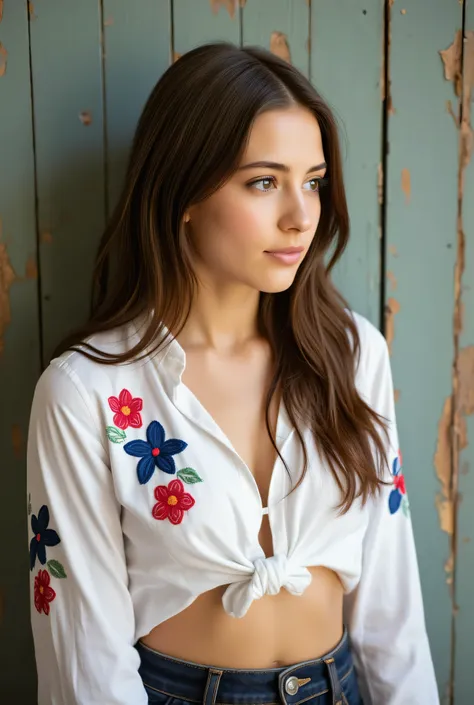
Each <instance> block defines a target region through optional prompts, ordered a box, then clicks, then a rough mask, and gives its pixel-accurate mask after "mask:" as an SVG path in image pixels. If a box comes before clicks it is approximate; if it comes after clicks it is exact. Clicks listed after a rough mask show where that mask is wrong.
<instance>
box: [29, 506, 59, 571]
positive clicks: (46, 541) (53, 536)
mask: <svg viewBox="0 0 474 705" xmlns="http://www.w3.org/2000/svg"><path fill="white" fill-rule="evenodd" d="M48 524H49V509H48V507H47V506H46V504H43V506H42V507H41V509H40V510H39V512H38V517H36V516H35V515H34V514H33V515H32V517H31V529H32V531H33V534H34V536H33V538H32V539H31V542H30V570H33V568H34V567H35V562H36V556H38V559H39V562H40V563H41V564H42V565H44V564H45V563H46V546H57V545H58V543H60V541H61V539H60V538H59V536H58V535H57V533H56V532H55V531H54V529H48Z"/></svg>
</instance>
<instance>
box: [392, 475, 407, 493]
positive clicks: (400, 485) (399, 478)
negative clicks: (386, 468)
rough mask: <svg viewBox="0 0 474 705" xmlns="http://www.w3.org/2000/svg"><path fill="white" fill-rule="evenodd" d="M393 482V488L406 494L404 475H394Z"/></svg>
mask: <svg viewBox="0 0 474 705" xmlns="http://www.w3.org/2000/svg"><path fill="white" fill-rule="evenodd" d="M393 484H394V485H395V489H397V490H398V491H399V492H401V494H406V488H405V475H401V474H400V475H395V477H394V478H393Z"/></svg>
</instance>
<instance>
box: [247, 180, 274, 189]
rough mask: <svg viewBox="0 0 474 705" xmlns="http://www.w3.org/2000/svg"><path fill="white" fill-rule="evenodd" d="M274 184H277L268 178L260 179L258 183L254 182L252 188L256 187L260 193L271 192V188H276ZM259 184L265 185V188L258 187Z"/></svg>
mask: <svg viewBox="0 0 474 705" xmlns="http://www.w3.org/2000/svg"><path fill="white" fill-rule="evenodd" d="M274 183H275V182H274V180H273V179H269V178H266V179H259V180H258V181H252V183H251V184H250V186H255V188H257V189H258V190H259V191H271V190H272V188H271V187H272V186H274ZM257 184H263V188H260V187H258V186H257Z"/></svg>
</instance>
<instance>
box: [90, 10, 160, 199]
mask: <svg viewBox="0 0 474 705" xmlns="http://www.w3.org/2000/svg"><path fill="white" fill-rule="evenodd" d="M170 2H171V0H160V2H156V0H142V1H141V2H140V6H139V7H138V6H136V5H133V4H131V3H130V2H129V0H104V47H105V59H104V81H105V123H106V145H105V152H106V179H107V195H108V208H107V210H108V211H109V212H111V210H112V208H113V206H114V205H115V203H116V201H117V198H118V195H119V192H120V189H121V187H122V183H123V178H124V175H125V169H126V164H127V160H128V156H129V149H130V146H131V141H132V139H133V134H134V132H135V128H136V125H137V121H138V118H139V116H140V113H141V110H142V108H143V107H144V105H145V102H146V100H147V98H148V96H149V94H150V92H151V90H152V88H153V87H154V85H155V83H156V82H157V81H158V79H159V78H160V76H161V75H162V74H163V73H164V72H165V71H166V69H167V68H168V66H169V64H170V62H171V51H172V46H171V5H170Z"/></svg>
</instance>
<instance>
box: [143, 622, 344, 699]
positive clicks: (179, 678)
mask: <svg viewBox="0 0 474 705" xmlns="http://www.w3.org/2000/svg"><path fill="white" fill-rule="evenodd" d="M135 648H136V649H137V651H138V653H139V654H140V658H141V666H140V669H139V672H140V675H141V678H142V680H143V683H144V685H145V686H147V688H148V689H150V690H151V691H152V692H153V691H158V693H161V694H163V695H168V696H171V697H174V698H178V699H182V700H184V701H189V702H191V703H204V704H205V705H219V704H220V703H241V704H244V703H252V704H258V705H264V704H265V705H270V704H271V703H277V704H278V705H280V704H281V703H284V704H285V705H297V704H298V703H301V702H304V701H306V700H307V699H309V698H314V697H316V696H318V695H323V694H325V693H327V694H328V695H329V694H331V695H332V698H331V699H329V702H331V703H334V705H339V704H340V705H343V704H344V703H345V702H346V700H345V699H344V698H343V695H342V688H343V687H344V682H345V680H346V679H347V678H349V676H350V675H351V672H352V670H353V661H352V654H351V650H350V646H349V639H348V634H347V631H346V630H344V634H343V636H342V638H341V640H340V642H339V643H338V644H337V646H336V647H335V648H334V649H333V650H332V651H330V652H328V653H327V654H325V655H324V656H321V657H320V658H317V659H313V660H310V661H301V662H299V663H295V664H293V665H291V666H284V667H280V668H269V669H241V668H237V669H232V668H221V667H218V666H210V665H204V664H198V663H193V662H190V661H184V660H182V659H178V658H174V657H172V656H168V655H167V654H163V653H161V652H159V651H155V650H154V649H151V648H150V647H148V646H145V644H142V643H141V642H140V641H139V642H137V644H136V645H135Z"/></svg>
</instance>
